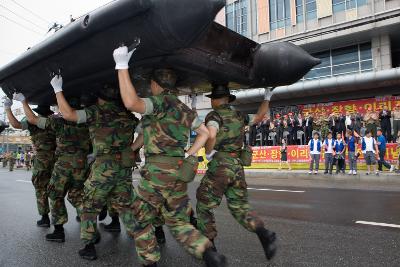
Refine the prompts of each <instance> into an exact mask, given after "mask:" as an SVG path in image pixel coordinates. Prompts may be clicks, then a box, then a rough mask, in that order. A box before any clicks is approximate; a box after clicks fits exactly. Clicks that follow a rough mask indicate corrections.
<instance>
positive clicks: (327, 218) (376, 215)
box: [0, 168, 400, 267]
mask: <svg viewBox="0 0 400 267" xmlns="http://www.w3.org/2000/svg"><path fill="white" fill-rule="evenodd" d="M29 181H30V173H28V172H25V171H15V172H13V173H9V172H8V171H7V170H6V169H1V168H0V214H1V217H0V266H139V264H138V262H137V260H136V256H135V252H134V244H133V241H132V240H131V239H130V238H129V237H127V236H126V234H125V233H121V234H109V233H105V232H102V242H101V243H100V244H99V245H98V246H97V251H98V256H99V259H98V260H97V261H95V262H87V261H85V260H82V259H80V258H79V257H78V255H77V250H78V249H79V248H80V247H81V246H82V245H81V243H80V240H79V224H78V223H77V222H75V219H74V218H75V211H74V210H73V209H72V208H71V207H70V206H69V211H70V215H71V216H70V221H69V222H68V224H67V225H66V226H65V228H66V239H67V240H66V242H65V243H64V244H55V243H49V242H47V241H45V238H44V236H45V234H46V233H47V232H48V230H47V229H41V228H37V227H36V226H35V221H36V220H37V219H38V216H37V211H36V204H35V199H34V191H33V187H32V185H31V184H30V182H29ZM197 186H198V183H193V184H192V185H191V187H190V192H191V196H192V197H194V192H195V189H196V187H197ZM249 187H250V188H254V189H251V190H250V198H251V204H252V206H253V207H254V208H255V209H256V210H257V211H258V212H259V214H260V215H261V217H262V218H263V219H264V220H265V222H266V223H267V225H268V228H270V229H272V230H274V231H276V232H277V233H278V237H279V252H278V254H277V256H276V258H275V260H274V261H273V262H271V263H267V262H266V260H265V258H264V255H263V252H262V249H261V246H260V244H259V242H258V239H257V237H256V236H255V235H254V234H251V233H248V232H247V231H246V230H244V229H243V228H241V227H240V226H239V225H238V224H237V223H236V222H235V221H234V219H233V218H232V216H230V214H229V211H228V210H227V208H226V205H225V204H223V205H222V206H221V207H220V208H219V209H218V210H217V212H216V215H217V223H218V229H219V236H218V238H217V240H216V244H217V247H218V249H219V251H220V252H222V253H223V254H225V255H226V256H227V258H228V260H229V266H234V267H247V266H249V267H250V266H251V267H257V266H400V254H399V251H400V250H399V249H400V228H398V227H400V226H399V225H400V212H399V210H400V204H399V202H400V190H395V189H394V190H393V188H392V189H391V190H390V191H384V190H381V191H374V190H371V189H368V190H362V189H351V190H345V189H334V188H314V187H313V188H307V187H277V186H267V185H265V186H263V185H260V183H259V182H258V183H257V185H256V186H255V185H254V186H252V185H249ZM271 190H277V191H271ZM356 221H365V222H367V223H369V222H378V223H386V224H388V225H384V226H376V225H366V224H358V223H356ZM107 222H108V221H107ZM392 224H393V225H392ZM159 266H161V267H167V266H168V267H175V266H177V267H178V266H185V267H186V266H188V267H189V266H194V267H196V266H203V265H202V263H201V262H199V261H197V260H194V259H193V258H191V257H190V256H189V255H188V254H187V253H185V252H184V250H183V249H182V248H181V247H180V246H179V245H178V244H177V243H176V241H175V240H173V239H172V238H171V236H170V234H169V233H168V231H167V245H166V246H164V247H163V249H162V260H161V262H160V264H159Z"/></svg>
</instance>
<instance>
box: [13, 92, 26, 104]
mask: <svg viewBox="0 0 400 267" xmlns="http://www.w3.org/2000/svg"><path fill="white" fill-rule="evenodd" d="M13 99H14V100H16V101H19V102H24V101H25V96H24V95H23V94H21V93H18V94H17V93H14V95H13Z"/></svg>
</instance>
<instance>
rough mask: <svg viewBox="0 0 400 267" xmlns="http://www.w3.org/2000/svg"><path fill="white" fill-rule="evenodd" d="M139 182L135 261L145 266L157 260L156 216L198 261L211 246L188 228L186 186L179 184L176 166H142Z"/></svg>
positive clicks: (189, 226) (191, 226)
mask: <svg viewBox="0 0 400 267" xmlns="http://www.w3.org/2000/svg"><path fill="white" fill-rule="evenodd" d="M141 175H142V177H143V179H142V180H141V181H140V184H139V187H138V191H139V195H140V197H141V198H142V199H143V200H144V201H145V202H146V203H144V206H143V209H141V210H143V211H144V212H143V213H142V214H140V215H141V216H138V217H137V220H138V227H137V229H136V231H135V244H136V251H137V254H138V257H139V261H140V262H141V263H142V264H144V265H148V264H151V263H154V262H157V261H158V260H159V259H160V251H159V247H158V245H157V241H156V238H155V234H154V226H155V225H157V224H159V223H160V218H159V216H160V214H161V215H162V217H163V219H164V220H165V224H166V225H167V226H168V227H169V229H170V230H171V233H172V235H173V236H174V238H175V239H176V240H177V241H179V242H180V243H181V244H182V245H183V246H184V248H185V249H186V250H187V251H188V252H189V253H190V254H192V255H194V256H195V257H196V258H198V259H202V257H203V253H204V251H205V250H206V249H207V248H208V247H210V246H212V244H211V242H210V241H209V240H208V239H207V238H206V237H205V236H204V235H202V234H201V233H200V232H199V231H198V230H197V229H195V227H194V226H193V225H191V224H190V219H189V215H190V212H191V210H192V207H191V204H190V200H189V197H188V194H187V183H185V182H182V181H179V176H180V172H179V170H178V169H177V164H172V163H169V164H166V163H151V164H150V163H146V164H145V166H143V168H142V170H141Z"/></svg>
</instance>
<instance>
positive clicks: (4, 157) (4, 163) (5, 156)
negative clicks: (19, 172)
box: [3, 154, 8, 168]
mask: <svg viewBox="0 0 400 267" xmlns="http://www.w3.org/2000/svg"><path fill="white" fill-rule="evenodd" d="M7 156H8V155H7V154H3V168H5V167H7V162H8V158H7Z"/></svg>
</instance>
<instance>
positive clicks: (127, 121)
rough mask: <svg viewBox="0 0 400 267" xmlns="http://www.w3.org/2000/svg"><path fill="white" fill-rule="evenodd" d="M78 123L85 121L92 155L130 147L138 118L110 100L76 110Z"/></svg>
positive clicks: (110, 152)
mask: <svg viewBox="0 0 400 267" xmlns="http://www.w3.org/2000/svg"><path fill="white" fill-rule="evenodd" d="M78 123H79V124H81V123H87V124H88V126H89V132H90V139H91V140H92V145H93V153H94V155H103V154H113V153H116V152H121V151H123V150H125V149H127V148H130V146H131V144H132V141H133V137H134V133H135V128H136V126H137V124H138V119H137V118H136V117H135V115H133V114H132V113H131V112H129V111H128V110H127V109H125V108H123V107H122V106H120V105H117V104H115V103H112V102H105V103H104V104H96V105H93V106H90V107H88V108H86V109H84V110H79V111H78Z"/></svg>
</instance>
